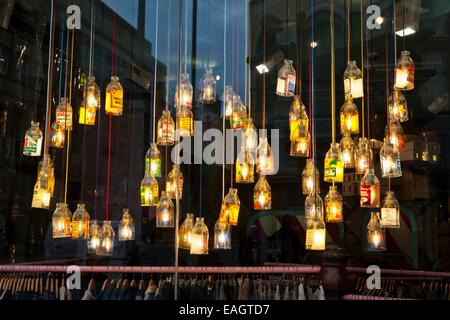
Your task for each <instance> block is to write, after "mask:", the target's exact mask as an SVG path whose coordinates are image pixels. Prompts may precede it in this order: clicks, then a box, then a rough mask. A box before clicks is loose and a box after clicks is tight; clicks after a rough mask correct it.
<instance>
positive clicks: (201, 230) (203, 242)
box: [191, 218, 209, 255]
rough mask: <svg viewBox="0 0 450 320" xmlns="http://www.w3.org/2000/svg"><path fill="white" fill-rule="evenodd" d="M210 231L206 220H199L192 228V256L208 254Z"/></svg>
mask: <svg viewBox="0 0 450 320" xmlns="http://www.w3.org/2000/svg"><path fill="white" fill-rule="evenodd" d="M208 244H209V231H208V227H207V226H206V224H205V219H204V218H197V220H196V221H195V225H194V227H193V228H192V242H191V254H194V255H204V254H208Z"/></svg>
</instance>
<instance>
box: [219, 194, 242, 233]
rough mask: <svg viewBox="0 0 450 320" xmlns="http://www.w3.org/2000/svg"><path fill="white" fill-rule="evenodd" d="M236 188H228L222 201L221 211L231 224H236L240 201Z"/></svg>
mask: <svg viewBox="0 0 450 320" xmlns="http://www.w3.org/2000/svg"><path fill="white" fill-rule="evenodd" d="M237 192H238V191H237V189H233V188H230V191H229V192H228V194H227V195H226V196H225V198H224V200H223V203H222V213H223V215H224V216H225V217H227V218H228V222H229V224H230V225H231V226H237V224H238V220H239V210H240V208H241V201H240V200H239V197H238V194H237Z"/></svg>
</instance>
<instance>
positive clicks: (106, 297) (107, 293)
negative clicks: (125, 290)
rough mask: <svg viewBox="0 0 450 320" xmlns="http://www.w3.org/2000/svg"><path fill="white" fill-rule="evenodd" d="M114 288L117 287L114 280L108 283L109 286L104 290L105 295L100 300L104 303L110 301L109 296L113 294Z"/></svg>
mask: <svg viewBox="0 0 450 320" xmlns="http://www.w3.org/2000/svg"><path fill="white" fill-rule="evenodd" d="M116 286H117V282H116V280H112V281H111V282H110V283H109V285H108V286H107V288H106V290H105V293H104V295H103V297H102V300H104V301H107V300H112V299H111V296H112V293H113V291H114V289H115V287H116Z"/></svg>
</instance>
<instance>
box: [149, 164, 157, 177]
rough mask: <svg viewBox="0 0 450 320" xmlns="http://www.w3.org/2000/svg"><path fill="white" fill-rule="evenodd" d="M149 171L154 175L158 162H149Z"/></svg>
mask: <svg viewBox="0 0 450 320" xmlns="http://www.w3.org/2000/svg"><path fill="white" fill-rule="evenodd" d="M150 172H151V173H152V175H153V176H155V175H156V173H157V172H158V163H157V162H156V161H151V162H150Z"/></svg>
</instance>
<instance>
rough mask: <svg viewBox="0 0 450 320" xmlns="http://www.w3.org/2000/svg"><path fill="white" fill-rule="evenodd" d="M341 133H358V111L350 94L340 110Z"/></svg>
mask: <svg viewBox="0 0 450 320" xmlns="http://www.w3.org/2000/svg"><path fill="white" fill-rule="evenodd" d="M340 123H341V134H344V133H348V134H350V135H352V134H358V133H359V113H358V108H357V107H356V105H355V104H354V103H353V98H352V97H351V96H349V97H347V99H346V100H345V102H344V105H343V106H342V108H341V112H340Z"/></svg>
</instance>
